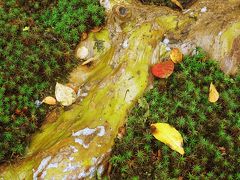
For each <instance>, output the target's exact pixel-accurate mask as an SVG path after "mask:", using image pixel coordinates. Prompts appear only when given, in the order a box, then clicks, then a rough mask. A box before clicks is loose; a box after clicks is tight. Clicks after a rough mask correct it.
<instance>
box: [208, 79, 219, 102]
mask: <svg viewBox="0 0 240 180" xmlns="http://www.w3.org/2000/svg"><path fill="white" fill-rule="evenodd" d="M218 99H219V93H218V91H217V89H216V87H215V86H214V85H213V83H211V84H210V88H209V97H208V100H209V101H210V102H212V103H214V102H216V101H217V100H218Z"/></svg>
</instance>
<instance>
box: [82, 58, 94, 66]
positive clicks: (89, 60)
mask: <svg viewBox="0 0 240 180" xmlns="http://www.w3.org/2000/svg"><path fill="white" fill-rule="evenodd" d="M94 60H95V59H94V58H89V59H88V60H86V61H84V62H83V63H82V65H83V66H84V65H87V64H88V63H90V62H92V61H94Z"/></svg>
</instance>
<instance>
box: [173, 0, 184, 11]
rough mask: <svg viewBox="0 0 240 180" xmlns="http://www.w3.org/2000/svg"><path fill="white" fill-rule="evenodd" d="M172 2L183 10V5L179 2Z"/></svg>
mask: <svg viewBox="0 0 240 180" xmlns="http://www.w3.org/2000/svg"><path fill="white" fill-rule="evenodd" d="M171 1H172V3H174V4H176V5H177V6H178V7H180V8H181V10H183V6H182V4H181V3H180V2H179V1H178V0H171Z"/></svg>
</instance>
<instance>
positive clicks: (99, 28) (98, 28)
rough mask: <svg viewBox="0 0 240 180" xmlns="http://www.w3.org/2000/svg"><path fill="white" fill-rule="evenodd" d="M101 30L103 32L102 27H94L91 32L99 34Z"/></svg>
mask: <svg viewBox="0 0 240 180" xmlns="http://www.w3.org/2000/svg"><path fill="white" fill-rule="evenodd" d="M101 30H102V27H101V26H96V27H94V28H93V29H92V30H91V31H92V32H94V33H96V32H99V31H101Z"/></svg>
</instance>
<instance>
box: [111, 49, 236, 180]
mask: <svg viewBox="0 0 240 180" xmlns="http://www.w3.org/2000/svg"><path fill="white" fill-rule="evenodd" d="M197 50H198V53H197V54H196V55H195V56H187V57H185V59H184V61H183V62H182V63H181V64H177V65H176V66H175V70H174V73H173V74H172V75H171V76H170V77H169V78H168V79H166V80H162V79H161V80H160V79H155V81H154V88H153V89H151V90H149V91H147V92H146V93H145V95H144V96H143V97H142V98H141V99H140V100H139V101H138V103H137V104H136V106H135V107H134V108H133V109H132V111H131V112H130V114H129V117H128V121H127V124H126V135H125V136H124V137H123V139H116V140H115V146H114V147H113V153H112V157H111V159H110V162H111V163H112V165H113V170H112V172H111V178H112V179H116V178H118V179H119V178H120V179H131V178H132V177H136V176H138V177H140V179H172V178H178V177H179V176H183V177H184V178H187V179H199V178H206V179H216V178H220V179H229V178H230V179H237V178H238V177H239V173H238V170H239V168H240V166H239V160H238V157H237V156H238V154H239V153H240V149H239V143H240V141H239V137H240V119H239V111H240V104H239V99H240V94H239V93H237V92H238V91H239V87H240V81H239V78H240V75H238V76H237V77H234V78H232V77H229V76H225V75H224V74H223V73H222V72H221V71H220V70H219V67H218V65H217V64H216V62H214V61H211V60H208V61H206V54H205V53H204V52H203V51H202V50H201V49H199V48H198V49H197ZM211 82H213V83H214V84H215V86H216V88H217V90H218V91H219V93H220V98H219V100H218V101H217V102H216V103H210V102H209V101H208V88H209V85H210V83H211ZM162 84H165V86H162ZM156 122H167V123H169V124H171V125H173V126H174V127H175V128H176V129H177V130H179V132H180V133H181V134H182V136H183V139H184V149H185V152H186V153H185V155H184V156H181V155H180V154H178V153H176V152H174V151H172V150H171V149H170V148H169V147H168V146H166V145H164V144H163V143H161V142H160V141H157V140H156V139H155V138H153V136H151V134H150V124H152V123H156ZM127 151H131V152H133V154H132V156H131V157H130V158H128V159H125V158H123V159H121V161H116V160H115V161H114V159H117V158H118V157H125V152H127ZM123 167H124V168H125V169H128V170H127V171H121V169H122V168H123Z"/></svg>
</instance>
